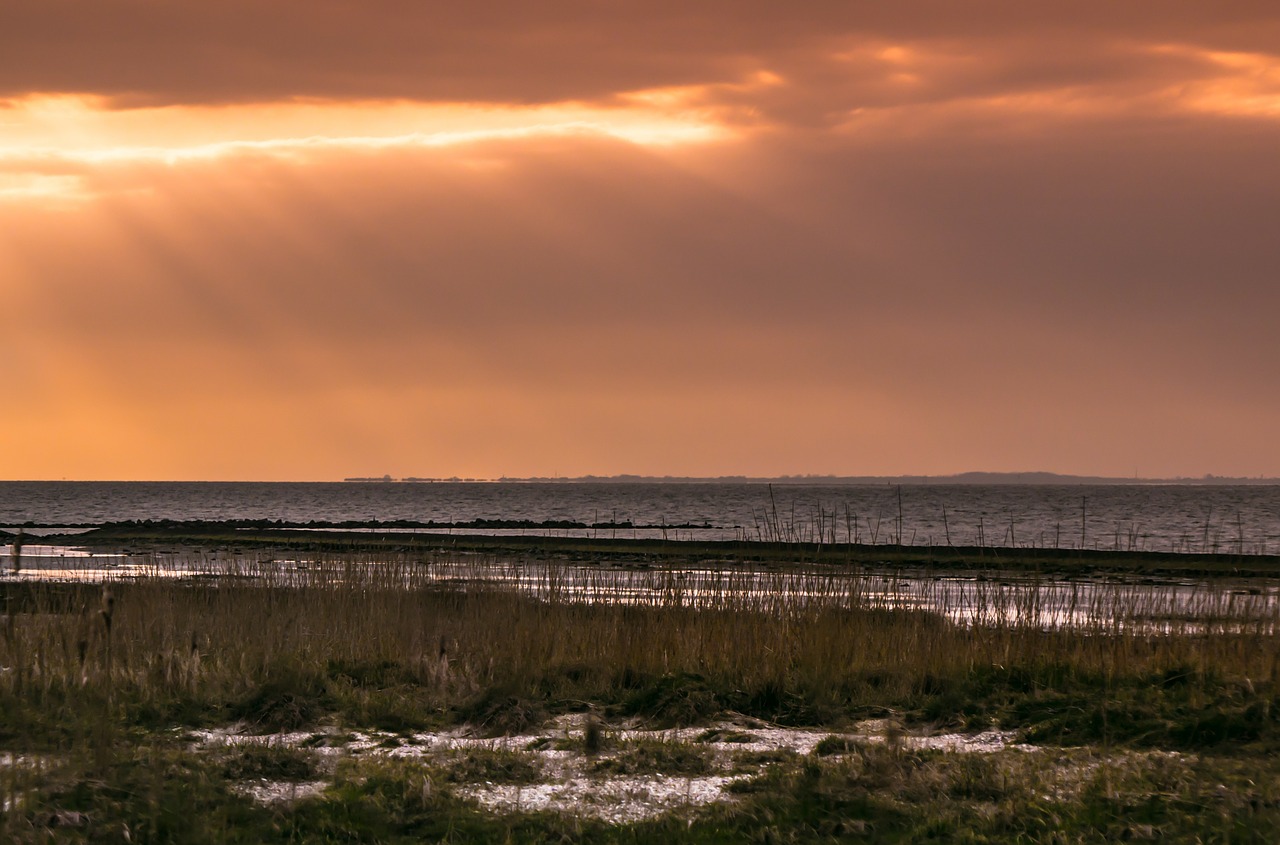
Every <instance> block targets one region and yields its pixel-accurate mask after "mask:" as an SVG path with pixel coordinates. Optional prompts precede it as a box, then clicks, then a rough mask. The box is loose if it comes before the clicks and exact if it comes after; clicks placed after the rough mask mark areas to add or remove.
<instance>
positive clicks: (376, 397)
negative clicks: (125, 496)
mask: <svg viewBox="0 0 1280 845" xmlns="http://www.w3.org/2000/svg"><path fill="white" fill-rule="evenodd" d="M802 8H803V13H796V12H794V11H792V12H788V11H787V10H786V9H784V7H782V6H779V5H778V4H773V3H757V2H744V0H735V2H728V0H725V1H724V2H708V3H698V4H688V3H676V2H649V3H644V4H622V3H600V2H587V0H579V1H578V2H566V1H565V0H549V2H547V3H539V4H518V3H511V2H493V3H468V4H456V3H420V2H408V0H404V2H377V3H359V4H357V3H352V2H337V0H307V2H302V1H301V0H281V1H280V2H276V3H272V4H258V3H248V2H242V0H223V2H219V3H207V2H191V3H169V2H159V0H102V2H95V3H93V4H85V3H80V2H76V3H72V2H69V1H68V2H64V0H45V1H44V2H40V3H20V2H13V1H12V0H0V19H2V20H3V21H4V26H3V27H0V293H2V294H3V300H2V301H3V303H4V305H5V310H6V312H7V313H6V314H5V317H4V320H3V323H2V324H0V368H2V369H0V373H2V374H3V376H4V387H5V390H6V393H7V396H8V399H7V401H6V402H5V411H4V413H3V415H0V444H3V446H4V448H3V450H0V478H11V479H19V478H64V477H65V478H79V479H298V480H308V479H329V478H341V477H343V476H348V475H381V474H383V473H391V474H392V475H397V476H400V475H418V476H447V475H455V474H456V475H460V476H479V477H494V476H498V475H504V474H505V475H508V476H524V475H549V474H553V473H558V474H561V475H577V474H586V473H595V474H612V473H642V474H677V475H720V474H748V475H772V474H782V473H804V472H813V473H836V474H898V473H922V474H945V473H953V472H961V471H966V470H997V471H998V470H1036V469H1046V470H1054V471H1060V472H1073V473H1082V474H1110V475H1122V476H1123V475H1133V474H1134V473H1135V472H1136V473H1139V474H1142V475H1145V476H1170V475H1200V474H1203V473H1210V472H1211V473H1216V474H1224V475H1251V476H1252V475H1260V474H1265V475H1280V446H1277V445H1276V432H1277V431H1280V390H1278V389H1277V384H1278V382H1280V379H1278V377H1277V374H1278V373H1280V331H1277V320H1280V11H1277V10H1276V7H1275V6H1274V4H1272V3H1264V2H1253V3H1246V2H1220V3H1213V4H1207V3H1203V2H1163V3H1160V4H1158V8H1157V7H1156V6H1153V4H1151V3H1149V2H1123V0H1105V2H1104V0H1084V2H1081V3H1077V4H1071V5H1069V6H1068V5H1065V4H1040V3H1026V2H1021V0H1019V2H971V3H955V2H950V0H917V1H916V2H904V3H895V4H852V3H847V2H813V3H808V4H805V5H804V6H803V7H802Z"/></svg>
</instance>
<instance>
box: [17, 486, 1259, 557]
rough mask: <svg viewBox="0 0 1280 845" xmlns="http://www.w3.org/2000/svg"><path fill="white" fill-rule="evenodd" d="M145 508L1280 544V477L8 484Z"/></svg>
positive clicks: (728, 534) (1061, 540)
mask: <svg viewBox="0 0 1280 845" xmlns="http://www.w3.org/2000/svg"><path fill="white" fill-rule="evenodd" d="M144 519H173V520H227V519H266V520H283V521H286V522H308V521H312V520H314V521H317V522H341V521H346V520H382V521H390V520H412V521H416V522H421V523H432V522H433V523H439V524H461V523H468V522H471V521H473V520H497V519H502V520H527V521H529V522H532V523H547V522H559V521H566V522H577V523H583V524H584V525H588V526H596V527H593V528H577V529H572V528H571V529H565V528H550V527H545V528H538V527H535V528H525V529H520V530H519V532H520V533H554V534H557V535H566V534H567V535H575V536H583V535H592V534H595V535H600V536H609V535H610V534H612V535H614V536H618V537H628V536H635V537H658V536H665V537H669V538H673V539H686V538H687V539H748V540H756V539H789V540H798V541H805V542H813V541H816V540H818V539H822V540H825V541H832V540H834V541H837V542H848V541H850V540H852V541H855V542H863V543H893V542H898V541H899V540H900V541H901V542H902V543H905V544H914V545H924V544H931V543H932V544H944V543H947V542H950V543H952V544H954V545H988V546H1041V547H1060V548H1080V547H1082V546H1083V547H1086V548H1119V549H1126V550H1127V549H1134V550H1154V551H1176V552H1200V551H1218V552H1230V553H1242V554H1260V553H1275V552H1276V551H1277V550H1280V486H1261V485H1260V486H1210V485H1136V484H1135V485H1106V486H1095V485H1053V486H1050V485H1045V486H1040V485H1035V486H1030V485H904V486H902V487H897V486H888V485H885V486H867V485H847V486H845V485H830V484H824V485H804V484H775V485H773V486H772V488H770V487H768V486H766V485H763V484H741V483H705V484H688V483H671V484H661V483H644V484H636V483H543V484H515V483H509V484H494V483H436V484H412V483H391V484H385V483H343V482H336V483H274V482H262V483H245V482H0V527H12V526H18V525H23V524H28V523H30V524H34V525H41V526H67V525H82V524H99V523H104V522H115V521H120V520H144ZM627 523H630V525H627ZM673 526H680V527H673ZM689 526H694V527H689ZM446 530H447V529H446ZM459 530H462V529H459ZM466 530H468V531H470V530H472V529H466ZM32 533H37V534H38V533H39V532H38V531H33V532H32ZM899 533H900V537H899Z"/></svg>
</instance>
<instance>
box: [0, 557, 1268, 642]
mask: <svg viewBox="0 0 1280 845" xmlns="http://www.w3.org/2000/svg"><path fill="white" fill-rule="evenodd" d="M7 552H8V548H7V547H6V548H3V549H0V555H3V557H0V560H2V561H4V562H6V563H7V562H8V559H9V556H8V554H7ZM156 577H162V578H182V579H189V580H195V581H199V582H201V583H205V584H208V583H217V582H218V581H219V580H221V579H228V580H234V581H235V582H236V583H241V584H243V583H246V582H247V583H261V584H263V585H264V586H272V585H280V586H337V585H340V584H341V583H343V582H345V581H352V580H354V581H355V582H358V583H360V584H362V585H368V586H378V587H386V586H389V585H402V586H404V587H405V588H407V589H441V588H445V589H460V590H495V589H496V590H515V591H519V592H523V593H527V594H529V595H532V596H536V597H538V598H540V599H542V600H545V601H555V602H585V603H594V604H626V605H648V606H662V607H683V608H690V609H709V610H710V609H715V610H726V609H742V610H766V611H780V610H786V609H801V608H806V607H814V606H820V607H849V608H854V607H858V608H872V609H883V610H917V611H926V612H933V613H938V614H941V615H942V616H944V617H946V618H947V619H949V620H951V621H953V622H955V623H958V624H963V625H983V626H1028V627H1036V628H1042V629H1058V628H1073V629H1083V630H1089V629H1096V630H1098V631H1100V632H1106V631H1116V630H1127V631H1134V630H1137V631H1142V632H1154V633H1163V632H1167V633H1180V634H1186V633H1200V632H1205V631H1246V632H1250V633H1272V632H1274V631H1276V630H1277V629H1278V623H1280V582H1278V581H1277V580H1276V579H1269V578H1223V577H1216V578H1182V579H1177V578H1169V577H1161V578H1157V577H1138V576H1128V577H1123V578H1121V577H1118V576H1109V577H1105V578H1104V577H1098V576H1081V577H1072V578H1068V577H1062V576H1053V577H1048V576H1039V575H1027V574H1025V573H1020V572H1001V571H997V570H989V571H982V572H955V571H947V572H945V573H940V572H931V571H929V570H926V569H921V568H908V569H898V570H889V569H877V568H874V567H866V566H860V567H842V566H832V565H822V566H815V565H811V564H802V563H795V564H772V565H769V566H761V565H745V564H742V563H739V562H731V561H725V562H717V563H700V564H696V565H680V564H662V565H648V564H639V563H635V562H632V561H607V560H605V561H593V562H590V563H580V562H573V561H569V560H556V559H552V560H547V559H518V558H504V557H497V556H493V555H487V554H457V555H450V556H436V557H421V556H417V557H412V558H410V557H403V556H396V555H383V556H379V555H370V554H350V555H326V556H323V557H281V556H279V555H276V556H270V555H267V554H265V553H263V554H254V553H239V552H229V551H220V552H197V551H187V552H165V553H154V552H152V553H147V554H130V553H128V552H124V551H121V552H112V553H103V552H98V551H88V550H84V549H76V548H73V547H66V546H49V545H31V546H26V547H24V549H23V553H22V565H21V569H20V570H19V571H17V572H16V573H14V572H12V571H10V570H9V568H8V567H6V568H5V571H4V574H3V575H0V579H3V580H15V579H16V580H68V581H91V582H96V581H106V580H127V579H136V578H156Z"/></svg>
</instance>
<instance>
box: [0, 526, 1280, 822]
mask: <svg viewBox="0 0 1280 845" xmlns="http://www.w3.org/2000/svg"><path fill="white" fill-rule="evenodd" d="M239 539H241V540H244V539H245V538H239ZM129 542H136V541H129ZM664 548H665V549H666V554H664V555H662V556H653V557H651V558H648V559H645V558H643V557H640V558H637V557H635V556H628V557H624V558H621V559H613V560H611V559H609V557H608V556H607V555H604V556H602V557H600V558H599V559H596V560H594V561H584V560H582V559H581V549H580V548H575V547H565V548H563V549H558V550H557V549H554V548H546V547H543V548H541V549H539V550H538V553H537V554H536V555H534V556H529V555H528V554H527V553H526V554H525V555H524V556H521V555H519V554H517V553H513V552H509V551H495V550H492V549H490V550H480V551H477V550H475V549H454V550H449V549H444V550H441V549H435V550H423V549H413V548H409V549H400V550H398V551H395V552H394V553H392V552H388V551H387V550H385V549H380V548H376V547H368V546H366V547H363V548H355V547H350V546H349V547H345V548H344V547H341V546H336V545H327V546H323V545H322V546H310V547H307V548H305V549H302V548H300V547H299V546H298V545H296V544H280V543H276V544H274V545H273V544H271V543H266V542H263V543H252V542H241V543H240V544H239V545H238V547H237V546H231V545H226V544H221V543H220V544H217V545H207V546H206V545H202V543H201V541H199V540H198V539H193V538H186V539H185V540H182V541H181V542H179V541H177V540H175V538H173V537H168V538H164V540H163V542H162V543H161V545H154V544H153V545H151V546H149V547H147V548H145V549H139V548H126V547H125V546H118V547H117V548H115V549H114V551H113V550H110V549H107V548H105V547H103V546H98V547H96V554H101V555H103V556H104V559H105V560H106V562H107V564H108V565H105V566H100V565H99V564H98V563H94V564H91V563H89V561H92V560H94V559H87V558H86V559H83V560H81V561H78V562H77V566H79V567H82V568H83V569H82V572H85V573H87V572H89V571H92V572H93V575H92V577H75V570H76V566H70V567H69V566H63V565H59V566H56V567H55V566H54V565H53V563H52V562H46V564H47V565H46V566H45V568H44V573H46V574H47V573H51V572H54V570H55V569H56V570H57V574H56V576H48V577H46V575H45V574H42V571H41V570H40V569H38V568H31V569H28V570H25V571H23V572H19V573H18V574H17V575H16V576H15V575H10V576H8V577H6V578H5V579H4V580H3V581H2V582H0V596H2V597H3V598H2V599H0V600H2V601H3V612H4V615H3V619H0V713H2V714H3V718H0V838H3V839H4V840H5V841H14V842H63V841H66V842H275V841H279V842H353V841H359V842H424V841H428V842H435V841H454V842H467V841H475V842H482V841H483V842H487V841H513V842H542V841H585V842H649V841H663V842H671V841H680V842H685V841H687V842H743V841H747V842H751V841H755V842H833V841H853V842H857V841H867V842H917V841H960V842H965V841H967V842H1015V841H1018V842H1028V841H1032V842H1093V841H1098V842H1101V841H1114V840H1139V841H1141V840H1156V839H1160V840H1164V841H1173V842H1274V841H1277V839H1280V755H1277V753H1276V752H1277V751H1280V684H1278V681H1280V637H1278V636H1277V633H1276V631H1277V628H1276V623H1277V621H1278V617H1280V610H1278V609H1277V603H1276V601H1275V600H1274V593H1275V583H1274V582H1273V581H1272V579H1271V578H1269V577H1268V576H1267V575H1266V574H1265V573H1257V572H1254V573H1251V574H1249V575H1247V576H1244V575H1240V574H1238V573H1237V574H1227V573H1222V574H1212V573H1200V574H1198V575H1196V576H1195V577H1188V576H1187V575H1186V572H1187V570H1186V569H1185V568H1178V567H1175V570H1177V571H1178V572H1179V573H1180V574H1178V575H1177V576H1176V577H1174V576H1172V575H1171V576H1168V577H1167V578H1166V577H1164V576H1162V578H1164V580H1161V578H1155V579H1154V580H1153V579H1152V578H1151V577H1149V576H1147V575H1141V576H1139V575H1135V574H1134V573H1135V572H1138V573H1140V572H1141V571H1142V567H1141V566H1140V561H1136V560H1129V561H1127V562H1126V567H1125V569H1124V571H1123V572H1118V573H1117V572H1112V573H1109V574H1105V575H1106V577H1102V576H1101V575H1100V573H1099V572H1097V571H1096V567H1095V568H1092V569H1089V570H1088V571H1087V572H1086V573H1084V576H1082V577H1084V580H1083V581H1082V582H1081V583H1083V584H1085V585H1087V589H1080V588H1077V589H1072V590H1068V591H1066V592H1064V590H1063V584H1064V583H1068V582H1069V580H1070V579H1066V580H1064V579H1062V578H1059V577H1055V578H1053V579H1050V580H1044V581H1041V580H1039V579H1038V578H1036V577H1033V576H1030V575H1028V568H1026V567H1018V566H1013V567H1009V568H1007V569H1001V570H999V572H1002V573H1005V574H998V573H997V572H996V571H995V570H989V569H980V568H971V569H968V570H963V569H957V568H956V567H951V566H947V567H942V568H941V569H939V570H936V571H935V570H931V569H929V568H928V567H919V566H917V567H910V568H906V569H904V568H902V567H900V566H899V565H898V564H899V562H896V561H894V560H892V559H891V556H890V555H888V554H886V555H885V557H886V560H884V561H883V562H882V566H881V567H880V568H876V569H875V570H874V571H868V565H867V564H868V562H867V561H863V560H858V561H851V562H848V565H841V566H829V565H825V564H822V563H821V562H820V561H814V560H812V557H811V555H809V553H808V552H804V551H802V550H799V549H797V550H795V555H794V557H795V558H796V559H795V561H793V562H792V563H791V564H788V563H787V562H786V561H784V560H782V559H772V560H767V561H760V560H740V559H739V560H735V559H729V558H726V559H724V560H723V561H722V563H721V564H720V565H713V564H712V563H709V562H708V560H707V559H705V558H704V557H702V556H701V553H700V551H699V550H698V549H693V548H690V549H688V550H687V551H688V552H689V554H688V556H687V557H685V558H681V557H680V550H679V549H678V544H666V545H664ZM126 552H132V553H133V554H132V555H131V556H130V555H126V554H125V553H126ZM113 554H119V555H122V556H124V557H123V558H115V557H110V555H113ZM805 556H808V557H810V559H809V560H807V561H803V562H802V560H801V558H802V557H805ZM1010 556H1011V555H1006V557H1010ZM722 557H725V556H723V555H722ZM144 558H145V561H149V562H150V563H149V567H150V568H148V565H146V564H145V561H144V560H143V559H144ZM125 559H127V560H131V561H133V562H134V563H135V564H137V565H136V566H134V567H133V568H129V567H127V566H125V565H124V564H123V563H121V561H122V560H125ZM62 563H63V564H65V561H63V562H62ZM99 563H101V561H99ZM1164 563H1165V562H1164V561H1163V559H1158V560H1153V569H1158V568H1160V567H1162V566H1164ZM1265 564H1266V562H1265V561H1262V562H1254V564H1253V565H1254V566H1255V567H1257V566H1259V565H1265ZM584 569H595V570H596V571H597V572H598V575H597V577H594V578H592V577H586V576H583V575H582V572H583V570H584ZM480 572H490V573H492V572H505V573H507V574H508V575H509V576H511V577H505V578H494V577H478V575H477V573H480ZM1008 573H1014V574H1015V575H1016V577H1015V575H1010V574H1008ZM799 574H803V580H797V579H798V575H799ZM957 579H960V581H961V582H962V583H963V585H965V586H964V590H963V591H962V595H963V597H964V601H963V606H964V608H965V611H964V613H956V612H953V610H954V608H955V600H954V598H953V597H954V596H955V595H957V593H956V588H955V583H956V580H957ZM1015 582H1016V583H1015ZM903 583H910V584H912V585H916V587H918V588H919V589H916V587H913V588H912V589H913V590H915V592H910V591H908V593H909V594H910V595H911V596H914V597H915V598H913V599H912V600H910V601H906V600H893V599H892V597H893V596H895V595H898V593H896V592H886V589H885V587H886V585H901V584H903ZM623 584H625V585H628V589H627V590H621V589H620V585H623ZM801 585H802V586H801ZM930 585H934V586H932V587H930ZM1139 587H1142V588H1146V589H1138V588H1139ZM1161 589H1162V590H1165V592H1163V593H1162V592H1158V591H1155V592H1153V590H1161ZM930 590H932V592H930ZM1011 590H1012V591H1011ZM899 592H901V591H899ZM921 597H923V598H921ZM930 597H932V598H930ZM641 599H643V600H641ZM949 602H950V604H948V603H949ZM1063 603H1066V605H1067V606H1070V607H1071V609H1072V615H1071V616H1069V617H1065V618H1066V619H1067V621H1068V622H1069V624H1066V623H1063V622H1062V621H1061V620H1059V622H1054V619H1055V618H1057V617H1054V616H1053V615H1048V616H1046V614H1045V608H1046V606H1051V607H1059V606H1063Z"/></svg>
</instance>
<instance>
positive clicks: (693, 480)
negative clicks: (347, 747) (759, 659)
mask: <svg viewBox="0 0 1280 845" xmlns="http://www.w3.org/2000/svg"><path fill="white" fill-rule="evenodd" d="M343 481H347V482H355V483H369V484H374V483H377V484H390V483H408V484H458V483H462V484H466V483H475V484H814V485H817V484H829V485H868V486H870V485H882V484H891V485H892V484H939V485H941V484H1028V485H1031V484H1041V485H1053V484H1058V485H1069V484H1076V485H1087V484H1187V485H1245V484H1249V485H1280V478H1273V477H1264V476H1255V477H1246V476H1228V475H1202V476H1195V477H1184V476H1179V477H1176V478H1140V477H1138V476H1133V477H1119V476H1102V475H1064V474H1061V473H1056V472H962V473H958V474H956V475H779V476H750V475H718V476H692V475H579V476H573V477H568V476H532V477H529V478H512V477H508V476H502V477H500V478H460V477H458V476H450V477H448V478H425V477H416V476H409V477H406V478H393V477H392V476H390V475H382V476H376V477H372V476H371V477H352V478H344V479H343Z"/></svg>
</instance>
